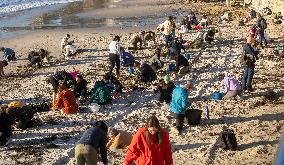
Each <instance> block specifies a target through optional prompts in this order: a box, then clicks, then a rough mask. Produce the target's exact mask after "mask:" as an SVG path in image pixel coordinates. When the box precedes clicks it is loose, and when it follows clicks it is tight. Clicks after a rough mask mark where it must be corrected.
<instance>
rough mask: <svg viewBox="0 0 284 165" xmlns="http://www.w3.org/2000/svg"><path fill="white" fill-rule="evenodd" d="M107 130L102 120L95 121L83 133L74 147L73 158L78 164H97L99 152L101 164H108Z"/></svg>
mask: <svg viewBox="0 0 284 165" xmlns="http://www.w3.org/2000/svg"><path fill="white" fill-rule="evenodd" d="M107 131H108V127H107V125H106V124H105V123H104V122H103V121H97V122H96V123H95V124H94V126H93V127H92V128H90V129H88V130H87V131H86V132H85V133H84V134H83V136H82V137H81V139H80V140H79V141H78V142H77V144H76V147H75V159H76V161H77V164H78V165H85V164H87V165H97V164H98V154H99V153H100V154H101V159H102V162H103V164H104V165H107V164H108V159H107V148H106V145H107ZM98 151H100V152H99V153H98Z"/></svg>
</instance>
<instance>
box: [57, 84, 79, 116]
mask: <svg viewBox="0 0 284 165" xmlns="http://www.w3.org/2000/svg"><path fill="white" fill-rule="evenodd" d="M57 94H58V97H57V100H56V101H55V104H54V105H53V110H54V111H56V110H58V109H59V108H61V109H62V112H63V113H64V114H74V113H77V111H78V104H77V102H76V98H75V95H74V93H73V92H72V91H71V90H69V89H68V88H67V87H66V86H65V85H60V86H59V88H58V90H57Z"/></svg>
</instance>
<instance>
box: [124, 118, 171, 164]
mask: <svg viewBox="0 0 284 165" xmlns="http://www.w3.org/2000/svg"><path fill="white" fill-rule="evenodd" d="M133 161H135V164H136V165H172V164H173V159H172V151H171V144H170V139H169V134H168V132H167V131H166V130H165V129H162V128H161V126H160V123H159V120H158V119H157V117H155V116H151V117H150V118H149V119H148V121H147V123H146V127H144V128H140V129H139V130H138V131H137V133H136V134H135V135H134V137H133V139H132V141H131V144H130V146H129V147H128V151H127V155H126V156H125V158H124V164H125V165H130V164H131V163H132V162H133Z"/></svg>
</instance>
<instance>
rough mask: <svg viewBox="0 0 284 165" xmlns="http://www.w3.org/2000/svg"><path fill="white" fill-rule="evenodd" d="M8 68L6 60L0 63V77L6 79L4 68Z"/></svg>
mask: <svg viewBox="0 0 284 165" xmlns="http://www.w3.org/2000/svg"><path fill="white" fill-rule="evenodd" d="M6 66H8V62H7V61H6V60H3V61H0V77H4V76H5V73H4V67H6Z"/></svg>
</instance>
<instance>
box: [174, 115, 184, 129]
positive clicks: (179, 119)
mask: <svg viewBox="0 0 284 165" xmlns="http://www.w3.org/2000/svg"><path fill="white" fill-rule="evenodd" d="M174 115H175V118H176V123H175V127H176V128H177V130H178V131H179V132H180V131H182V128H183V125H184V117H185V115H184V114H176V113H175V114H174Z"/></svg>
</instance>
